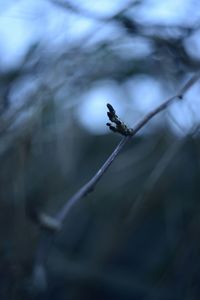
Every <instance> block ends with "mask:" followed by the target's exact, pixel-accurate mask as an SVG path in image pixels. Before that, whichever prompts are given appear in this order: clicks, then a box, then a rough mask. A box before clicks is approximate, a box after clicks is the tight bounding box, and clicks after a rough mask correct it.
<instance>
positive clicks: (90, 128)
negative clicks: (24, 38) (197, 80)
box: [0, 0, 200, 300]
mask: <svg viewBox="0 0 200 300" xmlns="http://www.w3.org/2000/svg"><path fill="white" fill-rule="evenodd" d="M103 2H104V1H103ZM108 2H109V1H108ZM118 2H119V7H117V8H115V9H113V11H112V12H110V13H108V14H106V13H105V14H104V13H102V12H101V13H100V12H98V10H100V8H98V6H97V9H96V10H95V6H94V7H93V5H94V4H93V5H92V1H85V2H81V1H64V0H63V1H60V0H58V1H57V0H55V1H54V0H52V1H47V2H45V3H46V5H48V7H51V10H52V11H53V10H55V12H59V11H61V12H62V15H64V16H66V26H63V27H61V28H60V31H59V34H58V35H57V36H53V37H52V36H51V37H50V38H49V39H48V38H43V39H39V38H38V39H36V40H34V42H33V43H32V44H31V45H30V46H29V47H28V49H27V51H26V53H24V54H23V55H22V56H21V58H20V60H16V61H15V63H14V64H13V65H12V64H11V65H9V66H5V65H4V61H3V58H2V61H1V62H0V237H1V244H0V276H1V281H0V299H20V300H21V299H60V300H61V299H143V298H145V297H146V298H147V299H181V300H183V299H199V294H200V289H199V278H200V270H199V263H200V260H199V248H200V243H199V230H200V226H199V214H200V207H199V195H200V190H199V176H200V172H199V147H200V144H199V136H198V130H197V129H196V127H194V126H196V125H197V124H198V121H199V112H198V110H197V103H198V102H197V100H198V101H199V97H198V92H199V86H198V84H196V86H195V87H194V88H192V90H191V91H190V92H188V95H187V96H186V98H185V99H184V100H183V101H185V102H181V103H178V104H175V105H173V107H172V109H169V110H168V112H167V113H166V112H165V113H162V114H161V117H160V116H158V117H157V118H156V120H154V121H153V122H151V124H149V125H147V126H146V127H145V128H144V129H143V130H142V132H141V134H140V135H139V136H137V137H136V138H135V139H133V141H132V142H131V143H130V144H129V146H128V147H127V148H126V149H125V151H124V152H123V153H122V154H121V156H120V157H119V158H118V159H117V160H116V161H115V162H114V164H113V165H112V167H111V168H110V169H109V171H108V172H107V173H106V174H105V176H104V177H103V178H102V180H101V181H100V183H99V184H98V186H97V187H96V189H95V190H94V191H93V192H92V193H91V194H90V195H89V196H88V197H87V198H85V199H83V200H82V201H81V202H80V203H79V204H78V205H77V206H76V207H74V208H73V209H72V211H71V213H70V214H69V217H68V218H67V220H66V222H65V223H64V228H63V230H62V231H61V232H60V233H58V234H57V235H56V238H55V241H54V244H53V245H52V247H51V249H50V251H49V253H47V261H46V262H45V272H46V277H45V275H44V274H43V273H42V272H43V270H40V269H39V270H37V271H38V273H37V274H36V278H34V280H36V281H34V280H33V277H32V270H33V265H34V260H35V256H36V252H37V245H38V236H39V233H40V228H39V227H38V226H37V225H36V224H35V223H34V220H35V216H36V215H37V213H38V211H42V212H46V213H49V214H50V215H54V214H55V213H56V212H57V211H58V209H59V208H60V207H61V206H62V205H63V204H64V203H65V202H66V201H67V199H68V198H69V197H70V196H71V195H72V194H73V193H74V192H75V191H77V189H78V188H80V187H81V186H82V185H83V184H84V183H85V182H86V181H87V180H88V179H90V178H91V176H93V175H94V173H95V172H96V171H97V170H98V168H99V167H100V166H101V164H102V163H103V161H105V159H106V158H107V156H108V155H109V154H110V153H111V152H112V151H113V149H114V147H115V146H116V144H117V143H118V141H119V139H120V137H119V136H118V135H115V134H114V133H109V132H108V131H106V130H107V129H106V125H105V123H106V122H107V120H106V106H105V103H107V102H111V103H114V104H116V106H117V108H118V109H119V113H120V114H121V115H122V117H123V119H124V120H128V122H129V123H131V124H132V123H134V121H137V120H138V119H139V118H140V117H141V116H142V115H143V114H144V113H145V112H147V111H149V110H150V109H151V108H153V107H152V106H155V105H156V104H158V103H159V102H160V101H162V100H164V99H165V97H167V96H168V95H169V94H170V95H171V94H174V93H176V92H177V90H178V88H179V87H180V85H181V84H182V82H184V81H185V80H186V78H188V76H190V74H191V73H193V72H196V71H197V70H198V69H199V66H200V56H199V53H198V51H197V50H198V49H199V30H200V20H199V16H198V11H197V10H198V1H185V3H182V2H184V1H182V2H181V1H177V10H178V9H179V10H180V15H181V17H178V14H176V12H173V11H171V15H170V10H169V11H168V14H169V18H168V19H167V17H166V16H165V13H164V12H165V8H161V7H160V8H159V5H160V4H158V2H159V1H147V0H146V1H145V0H143V1H142V0H140V1H129V2H128V1H121V2H120V1H118ZM163 2H164V1H163ZM169 2H171V1H169ZM174 2H175V1H174ZM47 3H48V4H47ZM13 5H16V4H14V3H13V2H12V1H10V2H9V1H8V2H7V3H6V4H5V6H3V4H2V12H1V14H2V15H3V12H4V11H6V10H7V11H8V10H9V9H11V8H12V7H13ZM43 5H44V4H43ZM102 5H103V4H102ZM163 6H164V4H163ZM153 9H154V10H155V11H156V9H160V14H161V16H162V15H163V18H161V17H160V18H158V17H157V18H156V17H155V18H153V17H152V16H153V13H152V10H153ZM166 11H167V8H166ZM83 18H84V19H87V21H88V22H90V26H89V29H88V30H86V31H85V33H84V34H80V35H77V31H78V30H80V31H81V29H80V28H81V24H82V23H80V25H79V26H80V27H78V22H81V21H80V20H82V19H83ZM36 22H37V21H36ZM38 22H39V20H38ZM70 26H71V27H70ZM73 26H74V27H75V29H74V36H73V34H72V33H70V28H72V29H73ZM76 26H77V27H76ZM76 28H77V29H76ZM78 28H79V29H78ZM41 30H42V28H41ZM72 32H73V30H72ZM14 34H15V33H14V32H13V35H14ZM195 49H197V50H196V51H195ZM0 50H1V48H0ZM194 91H195V92H194ZM107 95H108V96H109V99H105V97H106V96H107ZM102 115H105V119H104V118H103V117H102ZM121 115H120V116H121ZM97 123H98V125H99V127H98V126H97V125H96V124H97ZM104 127H105V129H104ZM99 128H100V129H99ZM102 128H103V129H102ZM192 128H193V129H194V130H193V129H192ZM195 129H196V131H195ZM188 132H189V134H188ZM97 133H98V134H97ZM99 133H101V134H99ZM103 133H104V134H103ZM177 133H178V135H177ZM180 136H182V138H180ZM46 281H47V282H46ZM146 298H145V299H146Z"/></svg>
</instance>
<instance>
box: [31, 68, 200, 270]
mask: <svg viewBox="0 0 200 300" xmlns="http://www.w3.org/2000/svg"><path fill="white" fill-rule="evenodd" d="M199 79H200V72H198V73H197V74H195V75H194V76H193V77H192V78H191V79H190V80H188V81H187V82H186V84H185V85H184V86H183V87H182V88H181V90H180V91H179V92H178V93H177V94H176V95H175V96H173V97H171V98H169V99H167V100H165V101H164V102H163V103H161V104H160V105H159V106H157V107H156V108H155V109H153V110H152V111H150V112H149V113H148V114H147V115H145V116H144V117H143V118H142V119H141V120H140V121H139V122H138V123H137V124H136V125H135V126H133V128H132V135H130V136H125V137H123V138H122V139H121V141H120V143H119V144H118V145H117V147H116V148H115V149H114V151H113V152H112V153H111V155H110V156H109V157H108V159H107V160H106V161H105V162H104V164H103V165H102V167H101V168H100V169H99V170H98V171H97V173H96V174H95V175H94V176H93V177H92V178H91V179H90V180H89V181H88V182H87V183H86V184H85V185H84V186H83V187H81V188H80V189H79V190H78V191H77V192H76V193H75V194H74V195H73V196H72V197H71V198H70V199H69V200H68V201H67V202H66V203H65V204H64V206H63V207H62V208H61V209H60V210H59V211H58V212H57V214H56V215H55V216H54V217H53V218H51V217H49V218H50V219H49V218H44V220H45V221H44V220H41V224H40V225H42V226H41V229H42V236H41V241H40V243H39V246H38V251H37V254H36V262H35V266H34V270H33V275H34V274H35V273H34V272H35V270H36V269H38V266H40V267H42V266H43V264H44V259H45V258H46V256H47V252H48V249H49V247H50V245H51V242H52V240H53V236H54V233H56V232H57V231H58V229H62V225H63V222H64V220H65V219H66V217H67V215H68V214H69V212H70V210H71V208H72V207H73V206H74V205H75V204H77V203H78V202H79V201H80V200H81V199H82V198H83V197H85V196H86V195H87V194H89V193H90V192H91V191H93V190H94V188H95V187H96V185H97V183H98V182H99V180H100V179H101V177H102V176H103V175H104V173H105V172H106V171H107V170H108V168H109V167H110V165H111V164H112V162H113V161H114V160H115V158H116V157H117V156H118V154H119V153H120V151H121V150H122V149H123V148H124V146H125V145H126V144H127V143H128V141H130V140H131V138H132V137H133V136H135V135H136V133H137V132H138V131H140V129H142V128H143V127H144V126H145V125H146V124H147V123H148V122H149V121H150V120H151V119H152V118H153V117H155V116H156V115H157V114H158V113H160V112H162V111H164V110H165V109H166V108H167V107H168V106H169V105H170V104H171V103H172V102H173V101H174V100H179V101H180V100H181V99H182V98H183V97H184V95H185V93H186V92H187V91H188V90H189V89H190V88H191V87H192V86H193V85H194V84H195V83H196V82H197V81H198V80H199ZM43 273H44V274H45V272H43Z"/></svg>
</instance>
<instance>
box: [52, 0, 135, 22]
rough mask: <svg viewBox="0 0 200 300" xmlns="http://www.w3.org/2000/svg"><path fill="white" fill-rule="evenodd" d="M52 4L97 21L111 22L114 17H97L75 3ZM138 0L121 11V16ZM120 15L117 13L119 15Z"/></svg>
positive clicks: (59, 1)
mask: <svg viewBox="0 0 200 300" xmlns="http://www.w3.org/2000/svg"><path fill="white" fill-rule="evenodd" d="M50 2H51V3H53V4H55V5H57V6H59V7H61V8H62V9H66V10H69V11H71V12H73V13H75V14H78V15H82V16H83V17H86V18H89V19H94V20H96V21H110V20H112V19H113V18H115V16H114V17H102V16H100V15H97V14H96V13H95V12H92V11H89V10H86V9H84V8H82V7H80V6H78V5H75V4H74V3H73V2H70V1H63V0H50ZM137 3H138V0H135V1H130V3H129V4H127V5H126V6H125V7H124V8H123V9H121V11H120V14H121V13H123V12H124V11H126V10H128V9H130V8H131V7H132V6H133V5H134V4H137ZM118 14H119V13H117V15H118Z"/></svg>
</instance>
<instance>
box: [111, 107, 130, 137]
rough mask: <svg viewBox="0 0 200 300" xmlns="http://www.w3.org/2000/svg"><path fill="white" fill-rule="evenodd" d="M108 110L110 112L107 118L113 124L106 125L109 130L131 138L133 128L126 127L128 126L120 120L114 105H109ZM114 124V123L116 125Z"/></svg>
mask: <svg viewBox="0 0 200 300" xmlns="http://www.w3.org/2000/svg"><path fill="white" fill-rule="evenodd" d="M107 108H108V110H109V111H108V112H107V116H108V118H109V120H110V121H111V123H106V125H107V126H108V127H109V129H110V130H111V131H113V132H118V133H120V134H122V135H124V136H131V135H132V134H133V130H132V129H131V128H128V126H126V124H125V123H124V122H122V121H121V120H120V119H119V117H118V116H117V114H116V112H115V110H114V108H113V107H112V105H111V104H109V103H108V104H107ZM112 123H114V125H113V124H112Z"/></svg>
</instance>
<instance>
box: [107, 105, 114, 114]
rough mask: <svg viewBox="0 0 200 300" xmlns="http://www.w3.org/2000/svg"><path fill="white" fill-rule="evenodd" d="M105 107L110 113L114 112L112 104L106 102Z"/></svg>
mask: <svg viewBox="0 0 200 300" xmlns="http://www.w3.org/2000/svg"><path fill="white" fill-rule="evenodd" d="M107 108H108V109H109V111H110V112H111V114H115V110H114V108H113V107H112V105H111V104H109V103H108V104H107Z"/></svg>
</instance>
